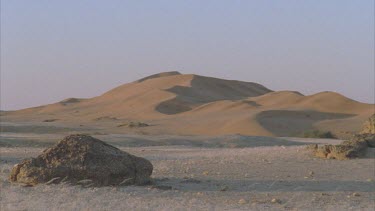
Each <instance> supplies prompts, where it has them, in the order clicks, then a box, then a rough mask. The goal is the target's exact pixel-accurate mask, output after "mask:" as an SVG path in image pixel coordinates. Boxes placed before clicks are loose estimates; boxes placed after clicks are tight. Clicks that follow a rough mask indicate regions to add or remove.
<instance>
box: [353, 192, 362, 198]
mask: <svg viewBox="0 0 375 211" xmlns="http://www.w3.org/2000/svg"><path fill="white" fill-rule="evenodd" d="M353 196H356V197H358V196H361V195H360V194H359V193H353Z"/></svg>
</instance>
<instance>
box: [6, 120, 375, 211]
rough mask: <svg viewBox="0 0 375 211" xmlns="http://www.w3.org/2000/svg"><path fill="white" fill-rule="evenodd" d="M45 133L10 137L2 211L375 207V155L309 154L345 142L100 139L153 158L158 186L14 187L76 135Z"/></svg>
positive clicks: (235, 138)
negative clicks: (17, 174) (13, 177)
mask: <svg viewBox="0 0 375 211" xmlns="http://www.w3.org/2000/svg"><path fill="white" fill-rule="evenodd" d="M24 127H30V125H28V126H24ZM46 130H48V129H46ZM45 132H47V131H45ZM45 132H44V133H42V132H40V133H39V134H36V133H19V132H17V133H2V135H1V144H2V147H1V148H0V149H1V163H0V169H1V171H0V178H1V210H24V209H27V210H46V209H47V208H48V209H49V210H82V209H88V210H124V209H127V210H129V209H132V210H311V209H313V210H359V209H360V210H373V209H374V208H375V204H374V199H375V192H374V190H375V183H374V181H375V175H374V171H375V166H374V155H375V151H374V149H373V148H371V149H370V151H368V153H367V156H366V157H365V158H361V159H354V160H346V161H338V160H324V159H319V158H314V157H312V156H310V155H308V153H306V151H305V149H304V148H305V145H306V144H310V143H333V144H337V143H340V142H341V140H332V139H303V138H274V137H255V136H241V135H227V136H176V135H160V136H147V135H126V134H109V135H96V136H95V137H98V138H100V139H101V140H104V141H106V142H107V143H110V144H112V145H114V146H117V147H120V149H122V150H124V151H127V152H129V153H132V154H134V155H137V156H141V157H144V158H146V159H148V160H150V161H151V162H152V164H153V165H154V172H153V174H152V178H153V179H154V181H155V185H153V186H126V187H91V188H83V187H80V186H72V185H67V184H57V185H45V184H40V185H37V186H35V187H22V186H21V185H20V184H11V183H10V182H9V180H8V176H9V172H10V170H11V168H12V167H13V165H14V164H16V163H18V162H20V161H21V160H22V159H24V158H29V157H35V156H37V155H38V154H39V153H40V152H41V151H42V150H44V149H45V148H46V147H48V146H51V145H52V144H54V143H55V142H56V140H58V139H61V138H62V137H63V136H64V135H65V133H67V134H69V133H70V132H67V131H65V132H58V133H45ZM272 200H274V202H272ZM275 201H276V202H275Z"/></svg>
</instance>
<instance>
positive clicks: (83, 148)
mask: <svg viewBox="0 0 375 211" xmlns="http://www.w3.org/2000/svg"><path fill="white" fill-rule="evenodd" d="M152 170H153V166H152V164H151V163H150V162H149V161H148V160H146V159H144V158H140V157H136V156H134V155H131V154H128V153H126V152H124V151H121V150H120V149H118V148H116V147H113V146H111V145H109V144H106V143H105V142H103V141H100V140H98V139H95V138H93V137H91V136H87V135H70V136H67V137H65V138H64V139H63V140H61V141H60V142H58V143H57V144H56V145H55V146H53V147H51V148H48V149H46V150H44V151H43V153H42V154H41V155H39V156H38V157H36V158H31V159H26V160H23V161H22V162H21V163H19V164H17V165H16V166H14V168H13V170H12V172H11V175H10V180H11V181H12V182H19V183H24V184H28V185H36V184H38V183H46V182H48V181H51V180H55V181H57V182H58V181H61V180H64V181H65V180H68V181H69V182H71V183H79V182H80V181H86V182H87V181H90V183H91V185H95V186H103V185H104V186H106V185H130V184H139V185H141V184H145V183H148V182H149V181H150V176H151V174H152Z"/></svg>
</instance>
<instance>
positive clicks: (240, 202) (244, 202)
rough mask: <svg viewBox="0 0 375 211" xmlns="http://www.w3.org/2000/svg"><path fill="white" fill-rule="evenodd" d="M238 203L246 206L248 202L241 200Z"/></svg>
mask: <svg viewBox="0 0 375 211" xmlns="http://www.w3.org/2000/svg"><path fill="white" fill-rule="evenodd" d="M238 203H239V204H246V203H247V201H246V200H245V199H240V200H239V201H238Z"/></svg>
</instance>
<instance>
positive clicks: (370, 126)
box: [361, 114, 375, 134]
mask: <svg viewBox="0 0 375 211" xmlns="http://www.w3.org/2000/svg"><path fill="white" fill-rule="evenodd" d="M361 133H362V134H366V133H370V134H375V114H373V115H372V116H371V117H370V118H369V119H368V120H367V121H366V122H365V124H364V125H363V130H362V131H361Z"/></svg>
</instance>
